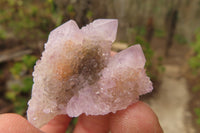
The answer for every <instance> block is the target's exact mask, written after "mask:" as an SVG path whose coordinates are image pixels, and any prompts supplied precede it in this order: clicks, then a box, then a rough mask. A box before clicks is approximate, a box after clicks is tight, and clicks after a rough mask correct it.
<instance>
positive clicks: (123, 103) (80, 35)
mask: <svg viewBox="0 0 200 133" xmlns="http://www.w3.org/2000/svg"><path fill="white" fill-rule="evenodd" d="M117 25H118V21H117V20H115V19H98V20H95V21H94V22H93V23H90V24H89V25H87V26H85V27H83V28H81V29H79V28H78V26H77V24H76V22H74V21H73V20H70V21H68V22H66V23H65V24H63V25H61V26H59V27H58V28H56V29H55V30H53V31H52V32H51V33H50V35H49V39H48V41H47V43H46V44H45V51H44V52H43V53H42V57H41V60H38V61H37V63H36V66H35V70H34V72H33V77H34V85H33V89H32V97H31V99H30V101H29V103H28V104H29V108H28V111H27V116H28V120H29V121H30V122H31V123H32V124H33V125H34V126H36V127H41V126H42V125H44V124H45V123H47V122H48V121H49V120H50V119H52V118H53V117H55V116H56V115H58V114H67V115H69V116H71V117H76V116H79V115H80V114H82V113H85V114H86V115H105V114H108V113H110V112H113V113H115V112H116V111H117V110H121V109H125V108H127V106H129V105H130V104H132V103H134V102H136V101H138V99H139V95H143V94H145V93H148V92H151V91H152V89H153V87H152V83H151V81H150V79H149V77H147V76H146V73H145V69H144V65H145V57H144V54H143V51H142V48H141V47H140V45H134V46H132V47H129V48H128V49H125V50H123V51H121V52H119V53H118V54H116V55H115V56H113V57H111V56H110V49H111V45H112V42H114V40H115V38H116V33H117Z"/></svg>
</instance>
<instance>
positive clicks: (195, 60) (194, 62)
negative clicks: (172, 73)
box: [189, 32, 200, 74]
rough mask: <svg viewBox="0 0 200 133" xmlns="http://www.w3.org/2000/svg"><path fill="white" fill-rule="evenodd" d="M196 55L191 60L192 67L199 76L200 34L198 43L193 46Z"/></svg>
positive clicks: (197, 37) (198, 33) (199, 34)
mask: <svg viewBox="0 0 200 133" xmlns="http://www.w3.org/2000/svg"><path fill="white" fill-rule="evenodd" d="M192 47H193V49H194V52H195V55H194V56H193V57H192V58H191V59H190V60H189V64H190V67H191V68H192V70H193V71H194V72H195V73H196V74H197V73H200V32H197V33H196V41H195V42H194V43H193V44H192Z"/></svg>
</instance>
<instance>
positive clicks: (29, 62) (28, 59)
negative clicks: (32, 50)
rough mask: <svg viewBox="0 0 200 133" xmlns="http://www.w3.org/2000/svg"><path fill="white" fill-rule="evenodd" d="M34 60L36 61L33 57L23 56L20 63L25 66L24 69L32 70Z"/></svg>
mask: <svg viewBox="0 0 200 133" xmlns="http://www.w3.org/2000/svg"><path fill="white" fill-rule="evenodd" d="M36 60H37V57H36V56H33V55H25V56H23V57H22V62H23V63H24V64H25V65H26V67H27V68H28V69H31V68H33V66H34V65H35V62H36Z"/></svg>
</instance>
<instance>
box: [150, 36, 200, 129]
mask: <svg viewBox="0 0 200 133" xmlns="http://www.w3.org/2000/svg"><path fill="white" fill-rule="evenodd" d="M151 47H152V49H153V50H154V51H155V55H154V57H155V59H156V58H157V57H164V58H163V59H164V60H163V66H164V68H165V71H164V72H163V73H162V75H160V79H161V84H160V86H159V88H158V91H156V94H154V95H152V96H153V97H151V98H150V99H149V100H148V101H147V102H148V103H149V105H150V106H151V108H152V109H153V110H154V111H155V113H156V114H157V116H158V118H159V121H160V123H161V126H162V128H163V130H164V132H165V133H178V132H181V133H197V131H198V127H197V126H195V119H194V118H195V117H194V115H195V114H194V113H193V109H194V107H193V106H191V104H190V102H191V101H194V100H196V101H197V100H198V99H193V97H192V96H191V94H192V92H191V88H190V87H189V86H190V85H189V84H188V81H187V80H188V79H187V78H186V77H185V74H186V73H187V71H188V69H187V68H188V61H187V59H188V56H189V54H190V48H189V47H188V46H187V45H181V44H177V43H174V44H173V46H172V47H171V49H170V51H169V56H168V57H165V56H164V49H165V39H162V38H160V39H158V38H156V39H155V38H154V39H153V41H152V43H151Z"/></svg>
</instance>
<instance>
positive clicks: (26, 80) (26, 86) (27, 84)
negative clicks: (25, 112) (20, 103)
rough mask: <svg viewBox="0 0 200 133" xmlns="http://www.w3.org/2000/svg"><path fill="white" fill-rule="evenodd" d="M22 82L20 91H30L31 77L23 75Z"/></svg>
mask: <svg viewBox="0 0 200 133" xmlns="http://www.w3.org/2000/svg"><path fill="white" fill-rule="evenodd" d="M22 82H23V87H22V89H21V91H22V92H25V93H26V92H30V91H31V88H32V85H33V79H32V78H31V77H25V78H24V79H23V81H22Z"/></svg>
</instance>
